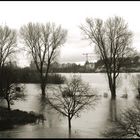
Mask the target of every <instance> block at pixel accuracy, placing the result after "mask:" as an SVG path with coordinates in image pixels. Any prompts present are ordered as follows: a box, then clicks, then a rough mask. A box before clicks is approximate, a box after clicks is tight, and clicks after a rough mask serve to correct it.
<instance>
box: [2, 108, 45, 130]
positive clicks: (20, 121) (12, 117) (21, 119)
mask: <svg viewBox="0 0 140 140" xmlns="http://www.w3.org/2000/svg"><path fill="white" fill-rule="evenodd" d="M0 112H1V113H0V131H2V130H5V129H10V128H13V127H14V125H24V124H29V123H37V122H38V123H39V122H40V121H42V122H44V120H45V118H44V116H43V114H37V113H35V112H33V111H30V112H26V111H21V110H19V109H16V110H8V109H7V108H4V107H0Z"/></svg>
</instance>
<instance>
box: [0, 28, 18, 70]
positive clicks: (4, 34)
mask: <svg viewBox="0 0 140 140" xmlns="http://www.w3.org/2000/svg"><path fill="white" fill-rule="evenodd" d="M15 47H16V31H15V30H12V29H10V28H9V27H8V26H4V27H2V26H0V68H1V67H3V66H4V65H5V62H6V61H7V60H8V58H9V56H10V55H11V54H13V53H14V52H15Z"/></svg>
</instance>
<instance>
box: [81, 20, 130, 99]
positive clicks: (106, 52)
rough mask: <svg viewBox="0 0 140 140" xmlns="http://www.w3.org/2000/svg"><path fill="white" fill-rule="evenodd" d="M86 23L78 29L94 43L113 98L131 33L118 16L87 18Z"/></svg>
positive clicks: (127, 51) (128, 49) (128, 52)
mask: <svg viewBox="0 0 140 140" xmlns="http://www.w3.org/2000/svg"><path fill="white" fill-rule="evenodd" d="M86 23H87V24H86V25H81V26H80V29H81V30H82V31H83V33H84V34H85V37H86V39H88V40H90V41H91V43H94V44H95V48H96V51H97V53H98V54H99V57H100V59H101V60H102V61H103V64H104V67H105V70H106V73H107V77H108V82H109V88H110V91H111V97H112V98H113V99H115V97H116V79H117V77H118V75H119V73H120V70H121V67H122V65H123V58H124V57H126V56H127V55H129V54H130V51H132V49H131V48H130V43H131V39H132V33H131V32H130V31H129V30H128V26H127V24H126V23H125V21H124V20H123V19H122V18H120V17H113V18H109V19H108V20H107V21H106V22H103V21H102V20H101V19H95V20H93V19H92V18H87V19H86Z"/></svg>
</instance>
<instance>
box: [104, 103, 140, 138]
mask: <svg viewBox="0 0 140 140" xmlns="http://www.w3.org/2000/svg"><path fill="white" fill-rule="evenodd" d="M103 135H104V136H106V137H112V138H122V137H127V138H133V137H137V138H138V137H140V106H139V102H135V105H134V106H132V107H131V108H128V109H126V110H125V111H123V112H122V113H121V115H120V117H118V118H117V121H116V122H115V123H114V124H113V126H112V127H111V128H109V129H108V130H106V131H105V132H104V133H103Z"/></svg>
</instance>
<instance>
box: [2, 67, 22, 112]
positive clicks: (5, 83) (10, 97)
mask: <svg viewBox="0 0 140 140" xmlns="http://www.w3.org/2000/svg"><path fill="white" fill-rule="evenodd" d="M1 78H2V83H1V94H0V99H2V100H6V102H7V106H8V110H11V107H10V106H11V105H13V104H14V101H15V100H16V101H17V100H23V99H25V95H24V93H23V89H24V87H23V86H21V85H18V84H16V83H15V78H16V74H14V70H13V69H12V68H11V67H9V66H6V67H3V71H2V75H1Z"/></svg>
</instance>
